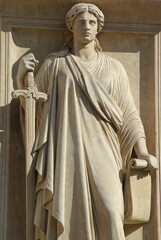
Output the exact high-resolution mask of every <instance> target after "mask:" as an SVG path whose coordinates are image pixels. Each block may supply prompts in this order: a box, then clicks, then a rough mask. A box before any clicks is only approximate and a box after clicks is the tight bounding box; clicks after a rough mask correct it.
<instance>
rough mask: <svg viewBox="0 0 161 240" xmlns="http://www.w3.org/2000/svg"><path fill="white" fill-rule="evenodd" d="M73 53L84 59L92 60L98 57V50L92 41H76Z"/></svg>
mask: <svg viewBox="0 0 161 240" xmlns="http://www.w3.org/2000/svg"><path fill="white" fill-rule="evenodd" d="M71 52H72V54H74V55H75V56H78V57H80V58H81V59H82V60H88V61H90V60H92V59H94V58H95V57H96V55H97V52H96V50H95V42H94V41H92V42H90V43H87V44H83V43H80V42H79V43H78V42H76V41H74V44H73V48H72V51H71Z"/></svg>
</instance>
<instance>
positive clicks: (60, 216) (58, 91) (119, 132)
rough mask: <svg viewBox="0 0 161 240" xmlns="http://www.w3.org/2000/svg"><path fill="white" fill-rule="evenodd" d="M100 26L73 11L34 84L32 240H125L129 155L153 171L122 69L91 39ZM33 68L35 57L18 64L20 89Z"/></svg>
mask: <svg viewBox="0 0 161 240" xmlns="http://www.w3.org/2000/svg"><path fill="white" fill-rule="evenodd" d="M103 24H104V15H103V13H102V12H101V11H100V9H98V7H97V6H95V5H93V4H86V3H79V4H76V5H74V6H73V7H72V8H71V9H70V10H69V12H68V13H67V15H66V26H67V28H68V29H69V30H70V35H69V37H68V39H67V41H66V43H65V45H64V50H63V51H60V52H57V53H52V54H50V55H49V56H47V57H46V59H45V60H44V63H43V64H42V66H41V68H40V70H39V72H38V74H37V76H36V78H35V87H36V88H37V89H38V91H39V92H43V93H47V95H48V100H47V101H46V102H45V103H38V104H37V113H36V122H37V132H36V139H35V143H34V150H33V152H34V153H35V156H36V166H35V168H36V172H37V182H36V206H35V215H34V224H35V227H36V228H35V239H41V240H56V239H59V240H107V239H108V240H125V235H124V230H123V223H124V200H123V190H122V184H123V179H124V174H125V173H126V167H127V163H128V161H129V160H130V157H131V154H132V151H133V150H134V151H135V153H136V155H137V157H138V158H139V159H144V160H146V161H147V163H148V168H149V169H157V161H156V158H155V157H154V156H152V155H150V154H148V150H147V147H146V140H145V133H144V128H143V125H142V122H141V120H140V117H139V115H138V113H137V110H136V107H135V105H134V102H133V98H132V94H131V91H130V87H129V82H128V77H127V74H126V72H125V69H124V67H123V66H122V65H121V63H120V62H118V61H117V60H115V59H113V58H111V57H109V56H106V55H104V54H103V53H102V50H101V47H100V45H99V42H98V40H97V38H96V36H97V34H98V33H99V32H100V31H101V29H102V27H103ZM37 64H38V61H37V60H36V59H35V57H34V55H33V54H28V55H26V56H24V57H23V58H22V59H21V62H20V65H19V70H18V76H17V80H18V87H19V89H22V88H24V77H25V75H26V73H27V72H28V71H30V72H33V71H34V68H35V66H36V65H37ZM21 104H22V106H23V108H24V109H25V105H24V102H23V99H21Z"/></svg>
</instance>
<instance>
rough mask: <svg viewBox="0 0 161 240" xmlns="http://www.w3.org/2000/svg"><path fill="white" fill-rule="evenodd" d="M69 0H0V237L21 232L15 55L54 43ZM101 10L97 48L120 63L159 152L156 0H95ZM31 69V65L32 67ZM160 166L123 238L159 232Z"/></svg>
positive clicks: (15, 239) (145, 238)
mask: <svg viewBox="0 0 161 240" xmlns="http://www.w3.org/2000/svg"><path fill="white" fill-rule="evenodd" d="M77 2H80V1H76V0H46V1H43V0H21V1H18V0H12V1H10V0H1V1H0V29H1V35H0V39H1V41H0V240H11V239H12V240H22V239H25V159H24V147H23V143H22V136H21V130H20V119H19V100H11V92H12V90H13V89H17V84H16V72H17V68H18V64H19V60H20V58H21V57H22V56H23V55H24V54H26V53H29V52H33V53H34V55H35V56H36V58H37V59H38V60H39V61H40V64H39V66H38V67H37V70H38V69H39V67H40V65H41V63H42V62H43V59H44V57H45V56H46V55H47V54H48V53H51V52H53V51H58V50H60V49H61V47H62V45H63V43H64V39H65V37H66V32H65V24H64V17H65V13H66V12H67V11H68V9H69V8H70V7H71V6H72V5H73V4H75V3H77ZM83 2H92V3H94V4H96V5H97V6H98V7H100V9H101V10H102V11H103V12H104V14H105V19H106V22H105V26H104V28H103V31H102V33H101V34H100V35H99V36H98V39H99V41H100V44H101V46H102V48H103V51H104V52H105V53H106V54H108V55H110V56H112V57H114V58H116V59H118V60H119V61H120V62H121V63H122V64H123V65H124V67H125V69H126V71H127V74H128V77H129V81H130V86H131V90H132V94H133V97H134V100H135V103H136V106H137V109H138V111H139V112H140V115H141V118H142V121H143V124H144V127H145V132H146V136H147V144H148V149H149V152H150V153H151V154H154V155H155V156H157V158H158V159H159V160H160V159H161V139H160V137H161V134H160V131H161V126H160V120H161V105H160V97H161V95H160V94H161V87H160V84H161V82H160V81H161V79H160V67H161V66H160V57H161V50H160V47H161V40H160V32H161V1H159V0H158V1H148V0H146V1H143V0H140V1H131V0H128V1H126V0H102V1H99V0H94V1H83ZM37 70H36V71H37ZM159 184H160V183H159V171H158V173H157V175H155V174H154V173H153V192H152V203H153V206H152V215H151V220H150V222H149V223H148V224H145V225H144V227H143V226H140V225H135V226H125V232H126V239H127V240H133V239H135V240H159V239H160V234H159V230H160V201H159Z"/></svg>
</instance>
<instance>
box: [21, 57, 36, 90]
mask: <svg viewBox="0 0 161 240" xmlns="http://www.w3.org/2000/svg"><path fill="white" fill-rule="evenodd" d="M38 63H39V61H38V60H36V59H35V57H34V54H33V53H29V54H27V55H25V56H24V57H22V58H21V60H20V64H19V68H18V73H17V81H18V88H22V86H23V85H24V83H23V80H24V77H25V75H26V73H27V72H34V69H35V67H36V66H37V65H38Z"/></svg>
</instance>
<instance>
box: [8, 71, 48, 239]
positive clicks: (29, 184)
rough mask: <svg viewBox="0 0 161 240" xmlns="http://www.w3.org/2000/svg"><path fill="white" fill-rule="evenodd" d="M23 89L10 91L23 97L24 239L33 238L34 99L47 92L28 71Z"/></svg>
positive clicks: (44, 95) (41, 96)
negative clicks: (36, 85)
mask: <svg viewBox="0 0 161 240" xmlns="http://www.w3.org/2000/svg"><path fill="white" fill-rule="evenodd" d="M25 85H26V87H25V89H22V90H15V91H13V92H12V98H18V97H23V98H25V165H26V240H33V239H34V223H33V222H34V210H35V162H34V160H33V156H32V149H33V144H34V141H35V109H36V101H37V100H42V101H46V100H47V94H45V93H42V92H38V91H37V88H36V87H35V86H34V74H33V72H28V73H27V74H26V78H25Z"/></svg>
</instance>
